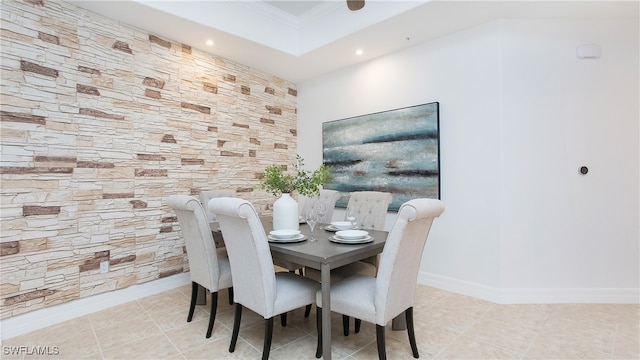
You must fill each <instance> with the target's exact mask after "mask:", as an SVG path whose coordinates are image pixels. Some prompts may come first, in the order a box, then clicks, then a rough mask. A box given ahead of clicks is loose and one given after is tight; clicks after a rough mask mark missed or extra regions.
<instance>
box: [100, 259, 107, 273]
mask: <svg viewBox="0 0 640 360" xmlns="http://www.w3.org/2000/svg"><path fill="white" fill-rule="evenodd" d="M108 272H109V260H105V261H101V262H100V273H101V274H104V273H108Z"/></svg>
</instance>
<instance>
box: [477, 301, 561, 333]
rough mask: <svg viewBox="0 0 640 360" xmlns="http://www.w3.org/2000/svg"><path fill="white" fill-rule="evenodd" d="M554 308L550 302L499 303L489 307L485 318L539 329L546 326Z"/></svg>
mask: <svg viewBox="0 0 640 360" xmlns="http://www.w3.org/2000/svg"><path fill="white" fill-rule="evenodd" d="M552 310H553V305H548V304H512V305H498V306H494V307H492V308H491V309H489V310H488V311H487V313H486V314H485V315H484V318H486V319H492V320H496V321H500V322H501V323H504V324H508V325H512V326H518V327H520V328H525V329H530V330H535V331H537V330H539V329H540V328H541V327H542V326H544V324H545V322H546V321H547V319H548V318H549V315H550V314H551V312H552Z"/></svg>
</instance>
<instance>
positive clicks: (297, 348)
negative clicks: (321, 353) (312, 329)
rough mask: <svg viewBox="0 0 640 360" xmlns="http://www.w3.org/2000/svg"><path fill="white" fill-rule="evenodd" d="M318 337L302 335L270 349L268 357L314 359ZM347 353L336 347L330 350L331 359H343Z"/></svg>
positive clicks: (275, 359)
mask: <svg viewBox="0 0 640 360" xmlns="http://www.w3.org/2000/svg"><path fill="white" fill-rule="evenodd" d="M317 341H318V338H316V337H315V336H311V335H306V336H303V337H302V338H299V339H297V340H295V341H293V342H290V343H288V344H286V345H284V346H281V347H279V348H276V349H272V350H271V353H270V355H269V359H273V360H298V359H309V360H311V359H315V354H316V349H317ZM346 356H347V355H346V354H344V353H341V352H340V351H338V350H337V349H334V350H333V351H332V352H331V358H332V359H344V358H345V357H346Z"/></svg>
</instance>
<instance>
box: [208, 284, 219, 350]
mask: <svg viewBox="0 0 640 360" xmlns="http://www.w3.org/2000/svg"><path fill="white" fill-rule="evenodd" d="M217 309H218V292H217V291H216V292H212V293H211V313H210V314H209V327H208V328H207V339H208V338H210V337H211V332H213V323H214V322H215V321H216V311H217Z"/></svg>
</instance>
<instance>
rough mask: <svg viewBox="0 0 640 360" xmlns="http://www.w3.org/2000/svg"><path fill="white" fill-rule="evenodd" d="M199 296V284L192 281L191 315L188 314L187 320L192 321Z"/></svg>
mask: <svg viewBox="0 0 640 360" xmlns="http://www.w3.org/2000/svg"><path fill="white" fill-rule="evenodd" d="M197 297H198V284H196V283H195V282H193V281H192V282H191V305H189V315H188V316H187V322H191V320H192V319H193V312H194V311H195V309H196V298H197Z"/></svg>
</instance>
